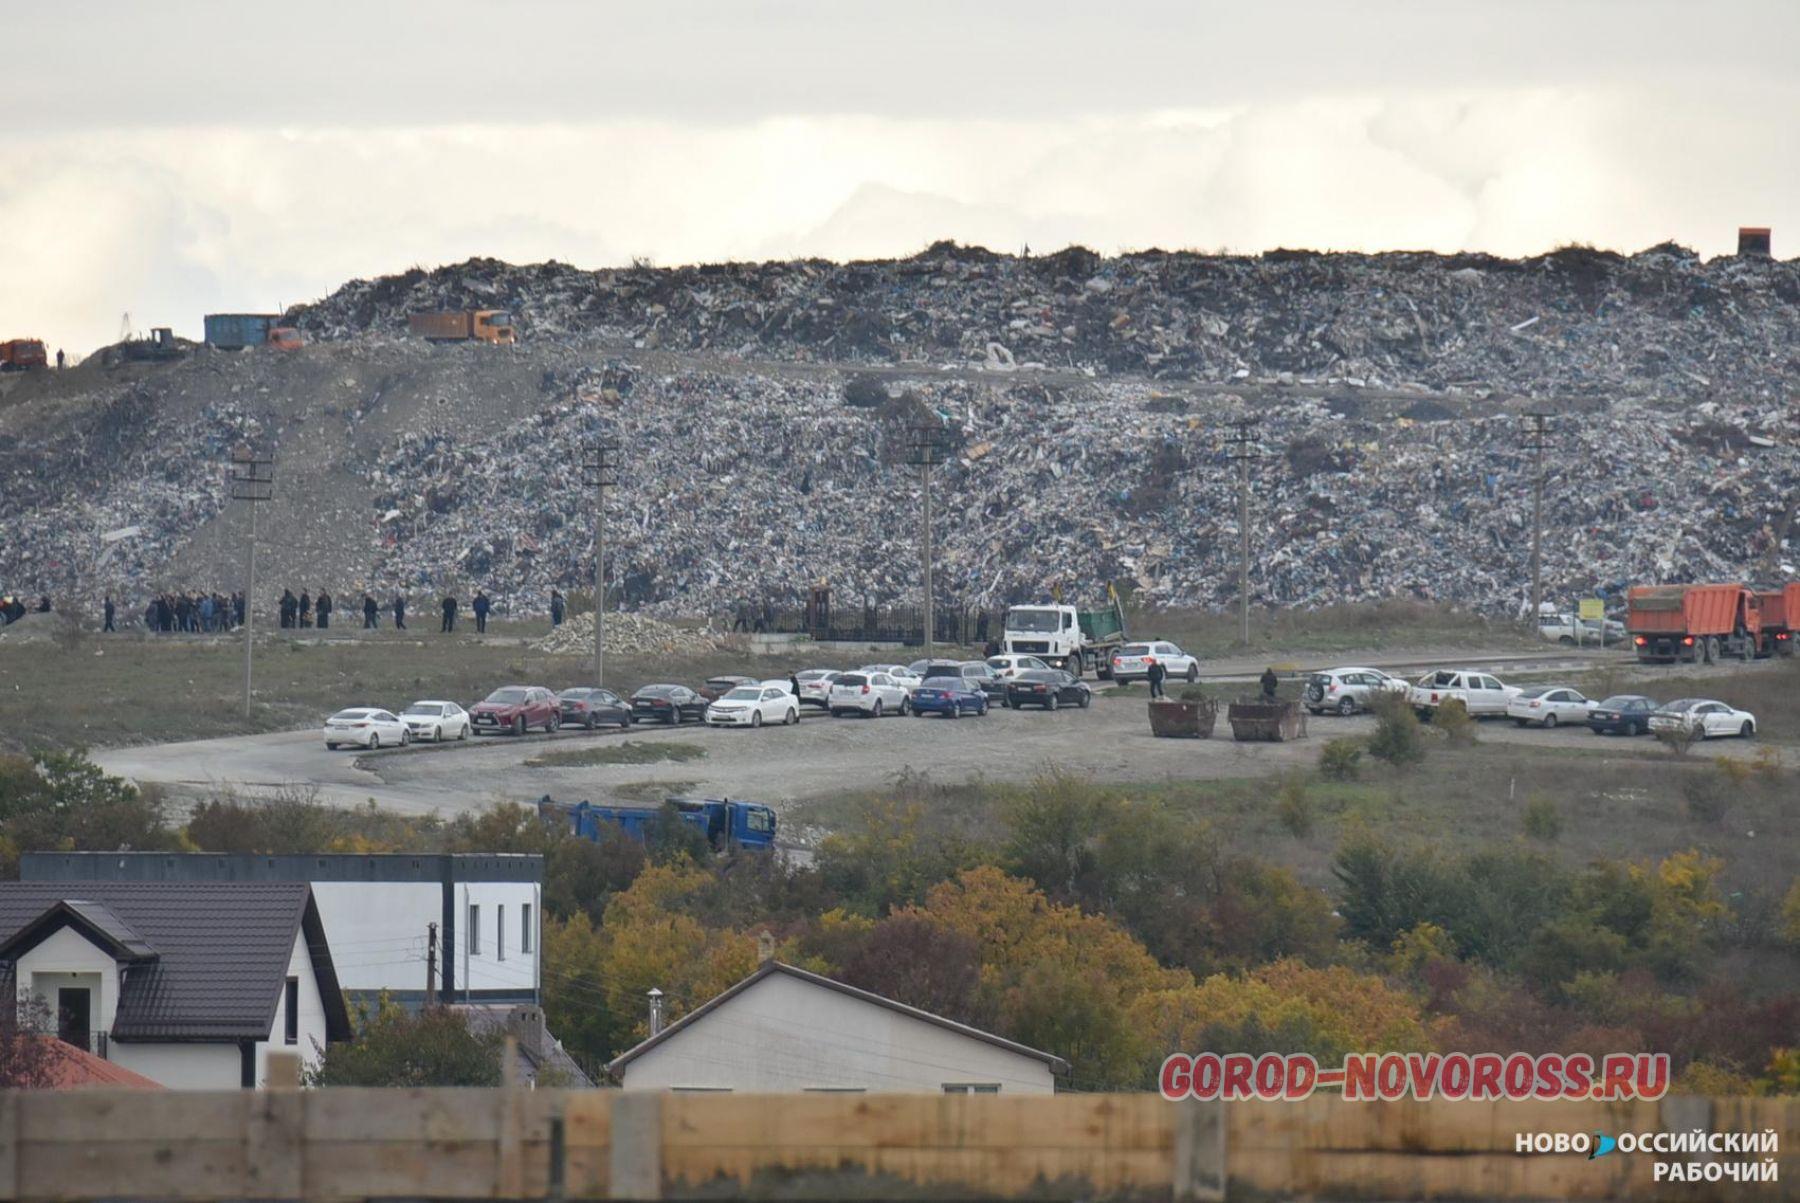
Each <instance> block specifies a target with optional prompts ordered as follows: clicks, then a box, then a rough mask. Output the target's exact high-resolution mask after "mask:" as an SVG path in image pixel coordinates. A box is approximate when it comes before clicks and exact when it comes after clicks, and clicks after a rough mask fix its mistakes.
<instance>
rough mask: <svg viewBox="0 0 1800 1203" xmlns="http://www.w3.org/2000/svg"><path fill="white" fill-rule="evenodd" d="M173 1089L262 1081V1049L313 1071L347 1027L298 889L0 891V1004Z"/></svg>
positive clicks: (318, 929)
mask: <svg viewBox="0 0 1800 1203" xmlns="http://www.w3.org/2000/svg"><path fill="white" fill-rule="evenodd" d="M32 999H35V1000H36V1001H37V1002H38V1003H40V1004H42V1007H43V1009H44V1010H45V1011H46V1012H48V1014H49V1015H51V1016H53V1017H54V1019H55V1024H56V1030H57V1035H58V1036H59V1037H61V1038H62V1039H63V1040H64V1041H66V1042H68V1043H70V1044H73V1045H75V1046H76V1047H78V1048H82V1049H86V1050H88V1051H90V1052H92V1053H94V1054H96V1055H98V1056H100V1057H103V1058H105V1059H106V1060H108V1061H111V1062H113V1063H114V1064H117V1065H120V1066H123V1067H124V1068H126V1069H130V1070H132V1071H134V1072H136V1073H139V1074H142V1075H143V1076H144V1077H146V1078H149V1079H151V1080H152V1081H154V1082H159V1083H161V1084H162V1085H164V1086H168V1087H172V1088H175V1089H189V1090H230V1089H235V1088H237V1087H240V1086H259V1085H262V1084H264V1083H265V1082H266V1081H267V1077H268V1055H269V1051H270V1050H271V1049H282V1050H286V1051H291V1052H295V1053H298V1054H299V1055H300V1057H301V1059H302V1060H303V1061H311V1060H315V1059H316V1058H317V1056H318V1052H319V1050H320V1049H322V1048H324V1047H325V1044H326V1043H327V1041H332V1040H344V1039H347V1038H348V1037H349V1035H350V1018H349V1014H348V1012H347V1009H346V1008H345V1006H344V999H343V994H342V992H341V991H340V990H339V988H338V983H337V976H336V972H335V970H334V968H333V966H332V960H331V949H330V946H329V944H328V943H327V942H326V939H325V929H324V924H323V923H322V921H321V920H320V918H319V908H318V907H317V906H316V905H315V903H314V901H313V895H312V891H311V889H309V888H308V887H307V885H306V884H305V883H304V882H289V883H280V884H276V883H266V884H234V885H201V884H183V885H166V884H145V883H138V882H79V883H58V882H6V883H3V884H0V1000H5V1001H9V1002H10V1001H16V1002H17V1003H26V1002H28V1001H29V1000H32Z"/></svg>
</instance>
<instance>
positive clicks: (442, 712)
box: [400, 701, 469, 744]
mask: <svg viewBox="0 0 1800 1203" xmlns="http://www.w3.org/2000/svg"><path fill="white" fill-rule="evenodd" d="M400 721H401V722H403V723H405V724H406V729H407V731H408V732H409V733H410V734H411V735H412V737H413V738H414V739H429V740H430V741H431V742H432V743H434V744H441V743H443V742H444V741H445V740H446V739H467V738H469V712H468V711H467V710H464V709H463V708H462V707H461V706H458V705H457V704H456V703H455V702H432V701H425V702H414V703H413V704H412V705H410V706H408V707H407V708H406V709H405V710H402V711H401V712H400Z"/></svg>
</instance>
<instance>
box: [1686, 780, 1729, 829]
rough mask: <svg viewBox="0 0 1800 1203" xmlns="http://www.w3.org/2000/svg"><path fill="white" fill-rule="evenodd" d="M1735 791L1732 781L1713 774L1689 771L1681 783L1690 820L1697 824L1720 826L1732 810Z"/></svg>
mask: <svg viewBox="0 0 1800 1203" xmlns="http://www.w3.org/2000/svg"><path fill="white" fill-rule="evenodd" d="M1732 793H1733V789H1732V786H1731V783H1730V781H1729V780H1728V779H1727V778H1726V777H1723V776H1719V775H1716V774H1713V773H1696V772H1694V771H1692V770H1689V771H1688V774H1687V778H1686V780H1684V781H1683V782H1682V783H1681V796H1682V798H1683V800H1684V801H1686V803H1687V814H1688V818H1690V819H1692V820H1693V821H1694V822H1696V823H1707V824H1718V823H1720V822H1722V821H1723V820H1724V818H1725V812H1726V811H1728V810H1730V809H1731V799H1732Z"/></svg>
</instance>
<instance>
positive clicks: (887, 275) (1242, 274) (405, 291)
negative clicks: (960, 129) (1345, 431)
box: [288, 243, 1800, 401]
mask: <svg viewBox="0 0 1800 1203" xmlns="http://www.w3.org/2000/svg"><path fill="white" fill-rule="evenodd" d="M464 307H471V308H473V307H484V308H504V309H506V310H508V311H509V312H510V313H511V314H512V315H513V318H514V321H515V323H516V326H517V328H518V329H519V330H520V332H521V337H522V338H523V340H524V341H525V343H526V344H530V343H531V342H533V341H534V340H536V341H558V340H562V341H571V340H573V341H579V340H581V339H599V340H604V341H608V342H611V343H613V344H615V345H618V346H621V347H631V348H634V349H645V350H656V349H662V350H669V351H707V352H714V353H725V354H732V355H737V356H740V357H775V358H781V359H795V360H819V361H827V360H829V361H835V362H841V363H871V364H876V363H879V364H899V363H905V364H913V365H932V366H947V365H956V366H967V365H978V366H982V367H985V368H989V369H993V370H1000V371H1005V370H1012V369H1015V368H1017V367H1030V366H1033V365H1043V366H1047V367H1050V368H1056V369H1065V370H1066V369H1076V370H1083V371H1088V372H1092V373H1111V374H1120V373H1130V374H1134V375H1148V376H1152V377H1156V378H1167V379H1176V378H1184V379H1194V380H1209V381H1215V382H1218V381H1229V380H1234V379H1250V380H1269V381H1278V382H1287V381H1305V380H1317V381H1341V382H1348V383H1353V384H1359V385H1364V386H1367V387H1370V388H1393V387H1415V386H1416V387H1423V388H1427V389H1431V390H1436V391H1459V392H1464V393H1468V394H1471V395H1481V396H1487V395H1501V396H1505V395H1509V394H1510V395H1527V396H1565V397H1603V398H1607V399H1616V398H1621V397H1650V396H1659V397H1664V398H1684V399H1690V400H1708V399H1711V400H1729V399H1756V400H1761V401H1769V400H1777V399H1783V398H1784V397H1785V395H1786V393H1785V388H1786V382H1787V381H1789V380H1791V379H1792V378H1793V376H1794V374H1795V372H1796V371H1797V370H1800V261H1787V262H1781V261H1777V260H1772V259H1765V258H1750V257H1746V258H1737V257H1725V258H1719V259H1714V260H1712V261H1710V262H1704V263H1703V262H1701V261H1700V259H1699V258H1698V257H1697V256H1695V255H1694V254H1693V252H1691V251H1688V250H1686V249H1684V248H1682V247H1678V246H1675V245H1673V244H1663V245H1659V246H1656V247H1652V248H1650V249H1649V250H1645V251H1642V252H1640V253H1638V254H1635V255H1632V256H1629V257H1627V256H1621V255H1617V254H1613V253H1610V252H1601V251H1596V250H1592V249H1589V248H1578V247H1567V248H1564V249H1562V250H1559V251H1556V252H1553V253H1550V254H1546V255H1540V256H1537V257H1535V258H1531V259H1522V260H1509V259H1498V258H1494V257H1492V256H1487V255H1474V254H1461V255H1432V254H1418V253H1396V254H1383V255H1358V254H1319V253H1313V252H1286V251H1282V252H1272V253H1270V254H1266V255H1262V256H1255V257H1243V256H1224V255H1199V254H1193V253H1188V252H1181V253H1167V252H1162V251H1147V252H1143V253H1140V254H1132V255H1125V256H1120V257H1117V258H1102V257H1101V256H1099V255H1097V254H1095V253H1093V252H1091V251H1088V250H1085V249H1082V248H1078V247H1076V248H1069V249H1067V250H1064V251H1060V252H1058V253H1056V254H1053V255H1047V256H1040V257H1029V258H1020V257H1015V256H1008V255H996V254H993V253H991V252H988V251H985V250H982V249H980V248H970V247H958V246H956V245H954V244H952V243H939V244H936V245H934V246H932V247H930V248H929V249H927V250H926V251H924V252H922V253H920V254H919V255H916V256H914V257H912V258H910V259H903V260H887V261H878V262H859V263H849V264H832V263H825V262H819V261H800V262H785V263H781V262H771V263H761V264H722V265H712V266H704V267H682V268H670V269H657V268H651V267H631V268H621V269H613V270H604V271H582V270H579V269H576V268H573V267H570V266H568V265H565V264H560V263H555V262H551V263H542V264H535V265H528V266H513V265H510V264H506V263H502V262H499V261H497V260H492V259H472V260H469V261H468V262H466V263H461V264H458V265H455V266H452V267H445V268H441V269H438V270H436V271H431V272H426V271H424V270H422V269H415V270H413V271H411V272H407V273H405V274H403V275H398V276H390V277H385V278H382V279H379V280H372V281H371V280H357V281H353V282H351V283H349V284H346V285H345V286H344V287H342V288H340V289H339V290H338V291H336V292H335V293H333V294H332V295H330V296H329V297H326V298H325V299H323V300H321V301H319V302H317V303H314V304H310V305H302V306H298V307H296V308H294V309H292V310H290V311H289V314H288V319H289V320H290V321H292V322H293V323H295V324H296V325H298V326H299V327H300V328H301V329H302V330H303V331H304V332H305V334H306V335H307V337H309V338H312V339H354V338H362V337H376V338H402V337H405V331H406V322H407V315H408V314H409V313H412V312H416V311H422V310H431V309H446V308H464Z"/></svg>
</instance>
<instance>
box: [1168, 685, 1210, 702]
mask: <svg viewBox="0 0 1800 1203" xmlns="http://www.w3.org/2000/svg"><path fill="white" fill-rule="evenodd" d="M1211 696H1212V694H1210V693H1208V692H1207V691H1206V686H1204V685H1201V684H1199V683H1198V682H1196V683H1194V684H1192V685H1183V686H1182V687H1181V688H1180V689H1178V690H1176V691H1175V700H1176V701H1178V702H1204V701H1206V699H1208V698H1210V697H1211Z"/></svg>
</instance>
